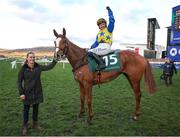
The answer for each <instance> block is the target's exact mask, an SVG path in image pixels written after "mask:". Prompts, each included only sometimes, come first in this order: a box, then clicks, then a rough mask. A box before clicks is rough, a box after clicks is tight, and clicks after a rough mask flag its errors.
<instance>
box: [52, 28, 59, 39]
mask: <svg viewBox="0 0 180 137" xmlns="http://www.w3.org/2000/svg"><path fill="white" fill-rule="evenodd" d="M53 33H54V36H55V37H56V38H57V37H58V36H59V35H58V33H57V32H56V30H55V29H53Z"/></svg>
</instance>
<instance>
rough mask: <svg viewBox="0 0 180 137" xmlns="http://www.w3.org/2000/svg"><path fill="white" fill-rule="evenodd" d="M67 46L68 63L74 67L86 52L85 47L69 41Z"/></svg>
mask: <svg viewBox="0 0 180 137" xmlns="http://www.w3.org/2000/svg"><path fill="white" fill-rule="evenodd" d="M68 46H69V47H68V48H69V49H68V54H67V58H68V60H69V62H70V64H71V65H72V67H73V68H74V67H75V65H76V64H77V62H79V60H81V59H82V58H83V57H84V56H85V54H86V52H85V49H83V48H80V47H78V46H77V45H75V44H74V43H72V42H70V41H69V44H68Z"/></svg>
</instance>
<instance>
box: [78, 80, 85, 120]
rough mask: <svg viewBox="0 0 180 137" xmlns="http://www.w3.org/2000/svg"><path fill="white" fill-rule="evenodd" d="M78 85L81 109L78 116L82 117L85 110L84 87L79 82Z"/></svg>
mask: <svg viewBox="0 0 180 137" xmlns="http://www.w3.org/2000/svg"><path fill="white" fill-rule="evenodd" d="M79 87H80V100H81V109H80V112H79V117H82V114H83V113H84V112H85V109H84V102H85V89H84V87H83V85H82V84H80V83H79Z"/></svg>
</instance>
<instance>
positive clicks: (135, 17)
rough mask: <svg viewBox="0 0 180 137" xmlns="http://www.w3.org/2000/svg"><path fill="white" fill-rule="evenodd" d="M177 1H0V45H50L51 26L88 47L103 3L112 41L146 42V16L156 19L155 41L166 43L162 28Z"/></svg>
mask: <svg viewBox="0 0 180 137" xmlns="http://www.w3.org/2000/svg"><path fill="white" fill-rule="evenodd" d="M179 4H180V0H0V48H5V49H16V48H30V47H37V46H53V41H54V39H55V37H54V35H53V29H54V28H55V29H56V30H57V31H58V32H59V33H62V28H63V27H65V28H66V33H67V37H68V38H69V39H70V40H71V41H72V42H73V43H75V44H77V45H78V46H80V47H84V48H87V47H90V46H91V44H92V43H93V42H94V40H95V38H96V35H97V32H98V31H99V30H98V27H97V26H96V20H97V19H98V18H100V17H104V18H105V19H107V20H108V14H107V10H106V6H110V8H111V9H112V11H113V13H114V17H115V20H116V22H115V28H114V33H113V40H114V44H118V45H119V43H134V44H135V43H138V44H146V41H147V18H157V20H158V23H159V25H160V27H161V29H160V30H157V31H156V32H157V33H156V36H157V37H156V43H157V44H161V45H164V46H165V45H166V31H167V30H166V28H165V27H167V26H170V25H171V14H172V7H174V6H177V5H179Z"/></svg>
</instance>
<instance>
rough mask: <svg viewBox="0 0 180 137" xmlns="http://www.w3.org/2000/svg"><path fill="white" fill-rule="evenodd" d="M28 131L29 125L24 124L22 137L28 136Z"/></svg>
mask: <svg viewBox="0 0 180 137" xmlns="http://www.w3.org/2000/svg"><path fill="white" fill-rule="evenodd" d="M27 130H28V125H27V124H23V126H22V131H21V134H22V136H26V135H27Z"/></svg>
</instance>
